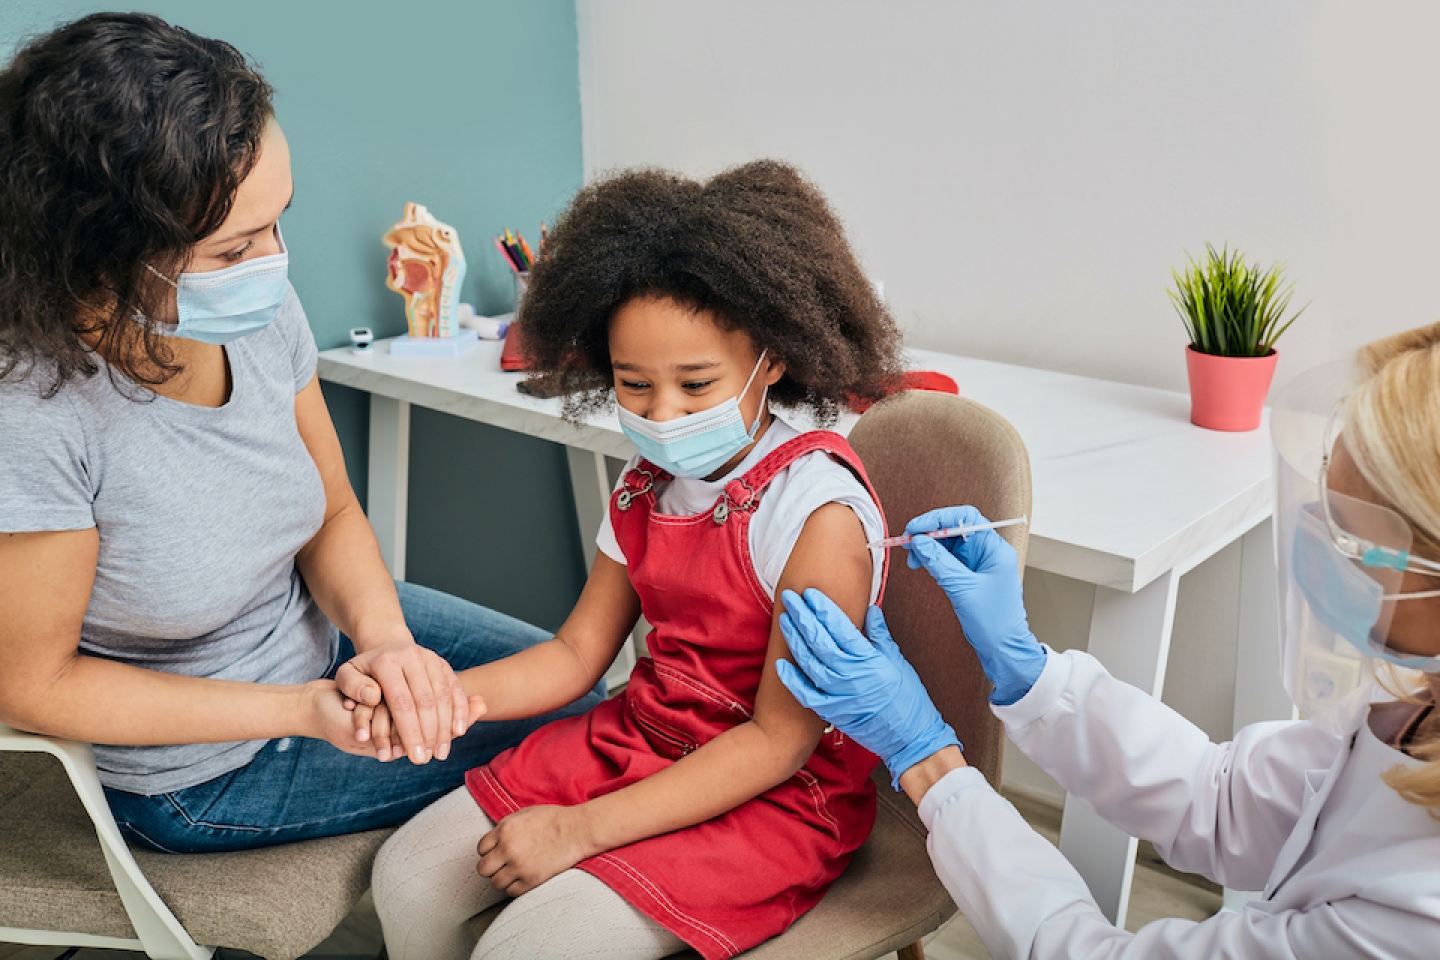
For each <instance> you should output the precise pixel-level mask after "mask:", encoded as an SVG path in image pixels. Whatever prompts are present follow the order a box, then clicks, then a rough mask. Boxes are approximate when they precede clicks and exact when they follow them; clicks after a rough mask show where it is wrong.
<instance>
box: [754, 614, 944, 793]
mask: <svg viewBox="0 0 1440 960" xmlns="http://www.w3.org/2000/svg"><path fill="white" fill-rule="evenodd" d="M781 599H782V600H783V601H784V602H785V610H786V612H785V613H782V614H780V632H781V633H783V634H784V635H785V642H786V643H787V644H788V645H789V646H790V655H791V656H792V657H794V658H795V663H793V664H792V663H791V662H790V661H788V660H777V661H776V662H775V668H776V670H778V671H779V673H780V682H782V683H784V684H785V687H786V689H788V690H789V691H790V692H791V693H792V694H794V695H795V699H796V700H798V701H800V703H801V705H802V706H805V707H807V708H809V709H811V710H814V711H815V712H816V713H818V714H819V715H820V716H821V717H822V718H824V719H825V720H828V721H829V722H830V723H833V724H835V726H836V728H838V729H839V730H840V732H841V733H843V734H845V735H846V736H847V737H849V738H851V739H852V740H854V741H855V742H856V743H858V744H860V746H862V747H864V748H865V749H866V750H869V751H870V752H871V753H873V754H875V755H876V756H877V757H879V758H880V759H881V760H882V761H883V762H884V764H885V767H886V769H888V770H889V771H890V784H891V786H893V787H894V788H895V789H897V790H898V789H900V774H902V773H904V772H905V771H906V770H909V769H910V768H911V767H912V766H914V765H915V764H917V763H919V762H920V761H921V760H924V759H925V758H926V757H928V756H930V755H931V754H932V753H935V752H936V751H938V750H940V749H941V748H943V747H948V746H950V745H951V744H954V745H955V746H957V747H958V746H960V740H959V738H958V737H956V736H955V731H954V730H953V729H952V728H951V727H950V725H949V724H948V723H946V722H945V719H944V718H943V717H941V716H940V711H939V710H937V709H935V704H934V703H932V702H931V701H930V695H929V694H928V693H926V692H925V686H924V684H922V683H921V682H920V678H919V677H918V676H916V674H915V669H914V668H913V667H911V666H910V664H909V663H907V662H906V660H905V658H904V657H903V656H902V655H901V654H900V648H899V647H897V646H896V645H895V641H894V640H892V639H891V638H890V630H889V628H888V627H886V626H885V615H884V614H882V613H881V612H880V608H879V607H871V608H870V609H869V610H868V611H867V612H866V614H865V631H866V633H869V634H870V638H869V639H868V640H867V639H866V638H865V636H864V634H862V633H861V632H860V631H859V630H856V629H855V625H854V624H853V623H851V622H850V618H849V617H847V616H845V614H844V612H843V611H842V610H841V609H840V608H839V607H837V606H835V604H834V602H833V601H832V600H831V599H830V598H829V597H827V596H825V594H823V593H821V592H820V591H819V590H806V591H805V597H804V599H803V600H802V599H801V598H800V597H799V596H797V595H796V594H795V593H794V592H793V591H790V590H786V591H785V592H784V593H783V594H781ZM797 664H798V669H797V666H796V665H797Z"/></svg>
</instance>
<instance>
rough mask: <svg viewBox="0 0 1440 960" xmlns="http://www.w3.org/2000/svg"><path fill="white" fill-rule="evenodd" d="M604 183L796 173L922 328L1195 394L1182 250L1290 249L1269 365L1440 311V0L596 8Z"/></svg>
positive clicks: (632, 2) (994, 351) (961, 348)
mask: <svg viewBox="0 0 1440 960" xmlns="http://www.w3.org/2000/svg"><path fill="white" fill-rule="evenodd" d="M578 10H579V19H580V48H581V94H582V103H583V107H584V117H585V151H586V156H585V162H586V169H587V173H590V174H593V173H594V172H596V171H602V170H606V169H612V168H616V167H626V166H633V165H641V164H646V165H660V166H665V167H670V168H674V169H678V170H681V171H685V172H689V173H692V174H697V175H703V174H708V173H712V172H715V171H717V170H719V169H721V168H723V167H725V166H727V165H730V164H733V163H737V162H740V161H744V160H747V159H751V158H754V157H761V156H778V157H782V158H785V159H788V160H791V161H793V162H795V163H797V164H799V165H800V166H801V167H803V168H804V169H805V170H806V171H808V172H809V173H810V175H811V176H813V177H814V178H815V180H816V181H817V182H818V183H819V184H820V186H821V187H822V188H823V189H824V190H825V191H826V192H827V193H828V194H829V196H830V197H831V199H832V201H833V202H834V203H835V205H836V206H837V207H838V209H839V210H840V212H841V213H842V215H843V216H844V217H845V219H846V221H847V222H848V224H849V227H850V230H851V235H852V238H853V240H854V242H855V244H856V246H857V248H858V249H859V251H860V252H861V255H862V257H863V259H864V261H865V263H866V266H867V269H868V270H869V271H870V272H871V273H872V275H873V276H875V277H877V278H879V279H882V280H884V281H885V285H886V294H887V296H888V298H889V300H890V303H891V304H892V306H893V307H894V309H895V312H896V315H897V317H898V318H899V320H900V322H901V324H902V326H903V327H904V328H905V330H906V332H907V334H908V336H909V340H910V342H911V343H913V344H915V345H917V346H922V347H930V348H935V349H942V350H947V351H951V352H956V353H963V354H968V355H972V356H979V357H985V358H989V359H995V360H1003V361H1009V362H1015V363H1022V364H1026V365H1030V366H1038V367H1046V368H1051V369H1057V370H1066V371H1070V372H1074V373H1081V374H1087V375H1092V376H1100V377H1106V378H1110V379H1116V380H1126V381H1130V382H1133V383H1142V384H1148V385H1153V386H1161V387H1168V388H1172V389H1184V387H1185V379H1184V377H1185V374H1184V361H1183V344H1184V339H1183V332H1182V329H1181V327H1180V324H1179V321H1178V320H1177V319H1176V318H1175V316H1174V314H1173V312H1172V310H1171V307H1170V304H1169V301H1168V300H1167V298H1166V296H1165V292H1164V291H1165V287H1166V285H1167V283H1168V280H1169V273H1168V267H1169V266H1170V265H1172V264H1179V263H1181V262H1182V261H1183V257H1184V251H1185V250H1189V251H1191V252H1198V251H1201V250H1202V249H1203V247H1204V244H1205V243H1206V242H1207V241H1209V242H1215V243H1217V244H1218V243H1223V242H1227V241H1228V242H1230V243H1232V244H1236V245H1238V246H1239V247H1240V248H1241V249H1243V250H1244V251H1246V252H1247V253H1249V254H1250V255H1251V256H1253V257H1256V258H1258V259H1260V260H1262V261H1264V262H1266V263H1268V262H1270V261H1273V260H1279V259H1283V260H1285V261H1287V262H1288V263H1289V265H1290V275H1291V276H1292V277H1293V278H1294V279H1295V281H1296V282H1297V294H1296V297H1297V302H1300V303H1303V302H1305V301H1307V300H1308V301H1313V303H1312V306H1311V307H1310V309H1309V311H1308V313H1307V314H1306V316H1305V317H1304V318H1303V319H1302V320H1301V322H1300V324H1297V326H1296V327H1295V328H1293V329H1292V331H1291V333H1290V335H1289V336H1288V337H1287V339H1285V340H1284V341H1282V343H1281V368H1280V374H1279V376H1280V378H1282V379H1283V378H1284V377H1286V376H1289V375H1292V374H1293V373H1295V372H1298V371H1299V370H1301V369H1304V368H1305V367H1307V366H1310V365H1312V364H1313V363H1316V362H1319V361H1321V360H1324V359H1329V358H1331V357H1333V356H1336V355H1338V354H1339V353H1340V352H1341V351H1343V350H1345V349H1349V348H1352V347H1354V346H1355V345H1356V344H1358V343H1361V342H1363V341H1365V340H1367V339H1370V338H1373V337H1375V336H1378V335H1380V334H1383V333H1386V332H1390V331H1394V330H1400V329H1404V328H1407V327H1411V326H1416V325H1418V324H1421V323H1426V322H1429V321H1431V320H1433V319H1436V318H1437V317H1440V285H1437V284H1434V283H1432V282H1431V274H1432V273H1433V269H1432V268H1433V266H1434V264H1435V263H1436V262H1437V259H1440V257H1437V255H1440V230H1437V229H1435V227H1434V224H1436V223H1437V222H1440V217H1437V214H1440V187H1437V178H1436V175H1435V171H1436V169H1437V161H1440V145H1437V142H1436V137H1435V133H1434V131H1435V127H1436V118H1437V109H1440V58H1437V57H1435V56H1434V55H1433V51H1434V50H1435V48H1436V42H1437V40H1440V5H1435V4H1429V3H1419V2H1417V3H1410V4H1398V3H1377V2H1369V3H1366V2H1359V0H1345V2H1329V3H1322V2H1315V0H1268V2H1265V3H1253V2H1250V3H1244V2H1205V3H1194V2H1191V3H1175V2H1171V3H1145V2H1142V0H1129V2H1116V0H1108V2H1107V0H1091V2H1088V3H1084V4H1070V3H1063V2H1059V0H1052V2H1049V3H1035V2H1012V3H988V2H987V3H980V2H964V3H962V2H956V0H887V2H876V0H726V2H723V3H720V2H692V0H579V3H578Z"/></svg>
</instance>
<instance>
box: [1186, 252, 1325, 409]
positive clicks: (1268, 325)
mask: <svg viewBox="0 0 1440 960" xmlns="http://www.w3.org/2000/svg"><path fill="white" fill-rule="evenodd" d="M1205 250H1206V256H1205V257H1204V258H1203V259H1202V260H1199V261H1196V260H1194V259H1191V260H1190V262H1189V264H1187V266H1186V267H1185V269H1184V270H1176V269H1174V268H1173V267H1172V268H1171V270H1170V274H1171V276H1173V277H1174V279H1175V289H1174V290H1170V291H1167V292H1168V293H1169V294H1170V299H1171V300H1172V301H1173V302H1174V304H1175V310H1176V311H1177V312H1178V313H1179V314H1180V319H1181V320H1183V321H1184V323H1185V331H1186V332H1187V333H1188V334H1189V335H1190V346H1189V347H1188V348H1187V349H1186V351H1185V360H1186V368H1187V370H1188V372H1189V375H1190V422H1192V423H1194V424H1196V425H1197V426H1201V427H1206V428H1208V429H1211V430H1236V431H1239V430H1254V429H1256V428H1257V427H1259V426H1260V414H1261V411H1262V409H1263V408H1264V406H1265V394H1266V393H1267V392H1268V391H1269V389H1270V380H1271V378H1272V377H1274V375H1275V362H1276V360H1277V359H1278V357H1279V354H1277V353H1276V351H1275V341H1276V340H1278V339H1280V335H1281V334H1282V333H1284V332H1285V331H1286V330H1288V329H1289V328H1290V324H1292V323H1294V322H1295V319H1296V318H1297V317H1299V316H1300V314H1301V313H1303V312H1304V309H1305V308H1304V307H1302V308H1300V309H1299V310H1297V311H1295V312H1294V313H1293V314H1290V315H1289V317H1287V316H1286V312H1287V311H1288V310H1289V308H1290V297H1291V295H1292V294H1293V293H1294V291H1295V285H1294V284H1293V283H1291V284H1288V285H1287V284H1286V283H1285V281H1284V274H1283V265H1282V264H1278V263H1277V264H1275V265H1274V266H1272V267H1271V268H1270V269H1269V270H1261V269H1260V267H1259V266H1258V265H1252V264H1248V263H1246V262H1245V258H1244V256H1242V255H1241V254H1240V252H1239V251H1238V250H1237V251H1233V252H1232V251H1231V250H1230V248H1229V247H1228V246H1227V247H1225V248H1223V249H1221V250H1216V249H1215V248H1214V247H1213V246H1211V245H1210V244H1206V245H1205Z"/></svg>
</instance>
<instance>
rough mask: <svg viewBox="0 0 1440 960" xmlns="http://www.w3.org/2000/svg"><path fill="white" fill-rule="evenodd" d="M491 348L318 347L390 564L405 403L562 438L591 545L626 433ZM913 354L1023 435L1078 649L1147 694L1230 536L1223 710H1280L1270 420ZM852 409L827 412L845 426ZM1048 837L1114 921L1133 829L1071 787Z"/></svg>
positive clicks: (398, 548)
mask: <svg viewBox="0 0 1440 960" xmlns="http://www.w3.org/2000/svg"><path fill="white" fill-rule="evenodd" d="M499 353H500V345H499V344H498V343H482V344H481V346H480V347H479V348H478V349H476V350H474V351H473V352H471V353H470V354H468V355H467V356H465V357H461V358H458V359H421V358H410V357H404V358H398V357H391V356H390V355H389V352H388V347H387V345H386V343H385V342H384V341H381V342H380V343H378V344H377V345H376V348H375V351H374V352H373V353H371V354H369V355H366V356H357V355H355V354H352V353H351V352H350V350H349V348H345V347H342V348H340V349H336V350H328V351H325V352H324V353H322V354H321V355H320V367H319V372H320V376H321V377H322V378H323V379H325V380H328V381H330V382H333V383H338V384H343V385H345V386H349V387H354V388H356V389H359V390H365V391H368V392H369V393H370V395H371V397H370V466H369V490H370V493H369V514H370V520H371V523H372V524H373V525H374V526H375V532H376V534H377V535H378V536H379V538H380V544H381V549H382V551H383V552H384V554H385V559H386V562H387V563H389V564H390V568H391V570H392V571H393V572H394V573H395V575H396V576H397V577H401V578H403V577H404V570H405V516H406V495H407V477H408V471H409V465H408V460H409V456H408V453H409V424H410V405H411V404H419V405H421V406H424V407H428V408H430V409H434V410H440V411H443V412H445V413H449V414H453V415H454V416H458V417H464V418H466V419H469V420H477V421H480V422H482V423H487V424H490V425H492V426H497V427H503V428H505V429H507V430H514V431H517V432H519V433H524V434H527V435H529V436H532V437H539V438H541V439H545V440H552V441H554V442H556V443H561V444H564V445H566V447H568V448H569V462H570V471H571V477H572V480H573V483H574V490H575V501H576V510H577V514H578V516H579V519H580V524H581V534H582V542H584V543H585V544H587V550H588V551H589V553H588V555H587V559H588V558H593V551H594V546H593V540H594V531H595V530H596V529H597V528H598V525H599V522H600V517H601V515H602V513H601V511H602V510H603V509H604V504H605V500H606V497H607V496H608V493H609V482H608V479H607V476H606V469H605V460H604V458H605V457H606V456H610V457H616V458H620V459H628V458H629V457H630V456H631V455H633V453H634V448H633V446H631V444H630V442H629V441H628V440H627V439H626V438H625V436H624V435H623V434H622V433H621V432H620V428H619V424H618V422H617V421H616V418H615V416H614V415H613V414H610V415H607V416H603V417H597V418H595V419H594V420H592V421H589V422H587V423H585V424H583V425H580V426H575V425H572V424H568V423H566V422H564V421H563V420H561V419H560V415H559V410H560V403H559V401H558V400H535V399H531V398H529V397H525V396H523V395H521V394H520V393H518V392H517V391H516V390H515V383H516V382H517V381H518V380H520V379H521V375H520V374H513V373H504V372H502V371H501V370H500V369H499V360H498V358H499ZM910 353H911V359H912V363H911V365H912V366H913V367H916V368H923V369H929V370H938V371H941V372H942V373H947V374H949V375H950V376H952V377H954V378H955V380H956V381H957V382H958V383H959V384H960V390H961V392H962V393H963V394H964V395H965V396H967V397H970V398H971V399H974V400H976V401H978V402H980V403H983V404H985V405H986V406H988V407H991V408H992V409H994V410H996V411H997V412H999V413H1000V414H1001V415H1002V416H1004V417H1005V418H1006V419H1008V420H1009V421H1010V422H1011V423H1012V424H1014V425H1015V428H1016V429H1017V430H1018V431H1019V432H1020V436H1021V437H1022V438H1024V440H1025V444H1026V446H1027V447H1028V449H1029V452H1030V460H1031V470H1032V476H1033V482H1034V510H1033V513H1034V516H1033V517H1032V523H1031V527H1030V545H1029V555H1028V557H1027V564H1028V565H1029V566H1032V567H1035V568H1037V569H1040V570H1045V571H1049V572H1051V573H1055V574H1060V575H1062V576H1066V577H1071V578H1074V579H1077V580H1082V581H1085V582H1087V583H1092V584H1095V585H1096V592H1095V604H1094V608H1093V611H1092V613H1091V618H1090V635H1089V647H1088V649H1089V651H1090V652H1091V653H1092V654H1094V655H1095V656H1096V657H1097V658H1099V659H1100V660H1101V661H1102V662H1103V663H1104V664H1105V665H1106V667H1108V668H1109V669H1110V670H1111V672H1112V673H1114V674H1115V675H1116V676H1117V677H1120V678H1121V679H1123V680H1126V681H1128V682H1130V683H1132V684H1134V685H1136V686H1138V687H1140V688H1141V689H1142V690H1147V691H1149V692H1150V693H1152V694H1153V695H1154V696H1156V697H1158V696H1160V694H1161V688H1162V685H1163V684H1164V680H1165V665H1166V660H1167V658H1168V656H1169V648H1170V636H1171V629H1172V626H1173V624H1174V619H1175V597H1176V590H1177V587H1178V585H1179V580H1180V577H1182V576H1183V575H1184V574H1185V573H1187V572H1188V571H1190V570H1192V569H1194V568H1195V567H1196V566H1197V565H1198V564H1200V563H1202V562H1203V561H1204V560H1206V559H1208V558H1209V557H1211V556H1212V555H1214V554H1215V553H1216V552H1217V551H1219V550H1221V549H1222V548H1224V547H1225V546H1227V545H1228V544H1230V543H1233V542H1235V541H1236V540H1241V541H1243V547H1242V553H1243V561H1242V563H1243V574H1242V590H1241V592H1242V596H1241V599H1240V609H1241V617H1240V637H1239V638H1238V639H1239V643H1238V650H1239V654H1238V655H1237V661H1238V662H1237V664H1236V667H1237V669H1236V676H1237V681H1236V691H1235V694H1236V696H1235V723H1236V726H1237V727H1239V726H1243V725H1244V724H1245V723H1249V722H1253V721H1255V720H1261V719H1273V718H1278V717H1288V716H1289V715H1290V703H1289V700H1288V699H1287V698H1286V697H1285V694H1284V691H1283V689H1281V688H1280V684H1279V678H1278V670H1277V669H1276V657H1275V649H1276V647H1275V643H1276V640H1275V638H1276V636H1277V619H1278V618H1277V612H1276V601H1275V575H1274V558H1273V549H1272V545H1271V533H1270V522H1269V518H1270V513H1271V509H1272V502H1271V501H1272V492H1271V481H1270V473H1271V467H1270V449H1269V433H1268V425H1267V426H1265V427H1262V429H1260V430H1258V431H1255V432H1252V433H1241V434H1228V433H1216V432H1212V431H1208V430H1202V429H1200V428H1198V427H1195V426H1192V425H1191V424H1190V422H1189V415H1190V414H1189V410H1190V407H1189V398H1188V397H1187V396H1185V395H1184V394H1180V393H1172V392H1169V391H1164V390H1154V389H1149V388H1146V387H1136V386H1130V385H1127V384H1120V383H1112V382H1109V381H1104V380H1093V379H1089V378H1086V377H1076V376H1071V375H1068V374H1061V373H1052V372H1048V371H1043V370H1033V369H1029V368H1026V367H1015V366H1009V365H1007V364H999V363H990V362H987V361H982V360H971V359H967V358H964V357H955V356H950V355H948V354H940V353H932V352H929V351H924V350H915V351H911V352H910ZM855 419H856V418H855V417H853V416H849V417H845V418H842V420H841V422H840V424H839V425H838V428H837V429H839V430H840V432H842V433H844V432H847V431H848V430H849V429H850V427H851V426H852V425H853V424H854V422H855ZM906 519H908V518H905V517H891V518H890V522H891V523H892V525H898V524H901V523H903V522H904V520H906ZM1272 678H1273V679H1272ZM1060 848H1061V850H1062V851H1064V853H1065V855H1066V856H1067V857H1069V858H1070V860H1071V861H1072V862H1073V863H1074V864H1075V865H1076V867H1077V868H1078V869H1079V870H1080V872H1081V874H1082V875H1084V877H1085V879H1086V881H1087V883H1089V885H1090V889H1091V891H1092V892H1093V893H1094V894H1095V898H1096V900H1097V901H1098V902H1099V903H1100V906H1101V908H1102V909H1103V910H1104V911H1105V913H1106V915H1107V916H1109V917H1110V918H1111V919H1113V920H1115V921H1116V922H1117V923H1119V924H1120V925H1122V926H1123V924H1124V920H1125V910H1126V907H1127V905H1128V903H1129V899H1130V881H1131V876H1132V873H1133V870H1134V862H1135V848H1136V841H1135V840H1134V839H1133V838H1130V837H1127V836H1125V835H1124V834H1123V833H1121V832H1120V831H1119V830H1118V829H1116V828H1115V827H1112V826H1110V825H1109V824H1107V823H1105V822H1104V821H1102V820H1100V819H1099V818H1098V817H1097V816H1096V815H1095V814H1094V813H1092V812H1091V811H1090V810H1089V808H1087V807H1085V806H1084V805H1083V804H1081V803H1078V802H1073V801H1071V800H1068V799H1067V801H1066V804H1065V816H1064V820H1063V824H1062V827H1061V835H1060Z"/></svg>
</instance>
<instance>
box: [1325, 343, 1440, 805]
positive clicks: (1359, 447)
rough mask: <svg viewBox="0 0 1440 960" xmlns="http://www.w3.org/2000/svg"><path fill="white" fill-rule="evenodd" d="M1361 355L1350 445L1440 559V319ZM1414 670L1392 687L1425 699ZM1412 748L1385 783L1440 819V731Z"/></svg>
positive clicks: (1349, 417) (1421, 547) (1383, 494)
mask: <svg viewBox="0 0 1440 960" xmlns="http://www.w3.org/2000/svg"><path fill="white" fill-rule="evenodd" d="M1357 359H1358V364H1359V370H1358V373H1359V376H1360V379H1361V383H1360V385H1359V386H1358V387H1357V388H1356V389H1355V391H1354V392H1353V393H1351V395H1350V400H1349V402H1348V403H1347V405H1346V406H1347V410H1346V415H1345V434H1346V447H1347V449H1348V450H1349V451H1350V454H1351V456H1352V457H1353V458H1354V460H1355V465H1356V466H1357V467H1358V468H1359V470H1360V473H1361V475H1362V476H1363V477H1364V478H1365V481H1366V482H1367V483H1369V484H1370V488H1371V489H1372V490H1374V491H1375V492H1376V493H1377V494H1378V495H1379V497H1380V499H1381V501H1382V502H1383V503H1384V504H1385V505H1386V506H1389V507H1391V508H1393V509H1394V510H1395V511H1396V512H1397V513H1399V514H1400V515H1401V516H1403V517H1405V518H1406V519H1407V520H1409V522H1410V527H1411V530H1412V533H1413V536H1414V543H1413V545H1412V552H1414V553H1416V554H1418V555H1420V556H1424V557H1427V558H1429V559H1432V560H1440V323H1435V324H1431V325H1430V326H1428V327H1420V328H1418V329H1416V330H1408V331H1406V332H1405V333H1399V334H1396V335H1395V336H1393V337H1386V338H1385V339H1383V340H1377V341H1375V342H1374V343H1371V344H1369V345H1367V346H1365V347H1362V348H1361V349H1360V352H1359V356H1358V358H1357ZM1407 673H1408V674H1409V676H1407V677H1404V678H1402V677H1401V676H1400V674H1399V671H1396V672H1394V673H1391V674H1390V675H1389V679H1390V681H1391V682H1389V683H1386V684H1385V686H1386V687H1387V688H1389V689H1391V690H1392V692H1395V693H1397V694H1398V695H1400V696H1401V697H1402V698H1404V699H1406V700H1411V701H1412V702H1417V703H1418V702H1419V700H1418V699H1417V698H1416V697H1415V696H1414V693H1412V692H1407V691H1406V689H1405V688H1406V687H1411V688H1413V687H1415V686H1416V683H1415V680H1416V679H1418V678H1417V677H1416V675H1415V674H1413V672H1408V671H1407ZM1436 709H1440V706H1437V707H1436ZM1408 752H1409V754H1410V756H1412V757H1414V758H1415V759H1417V760H1421V761H1423V762H1422V764H1421V765H1420V766H1418V767H1394V768H1392V769H1390V770H1388V771H1386V773H1385V777H1384V779H1385V782H1386V783H1387V784H1389V786H1390V787H1392V788H1393V789H1394V790H1395V791H1396V792H1397V793H1399V794H1400V796H1401V797H1403V798H1405V799H1406V800H1407V801H1409V802H1410V803H1414V804H1417V805H1419V806H1422V807H1426V808H1427V809H1429V811H1430V814H1431V816H1434V817H1436V818H1437V819H1440V735H1432V736H1430V737H1428V738H1426V739H1424V740H1421V741H1417V742H1415V743H1412V744H1411V745H1410V747H1409V748H1408Z"/></svg>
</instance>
